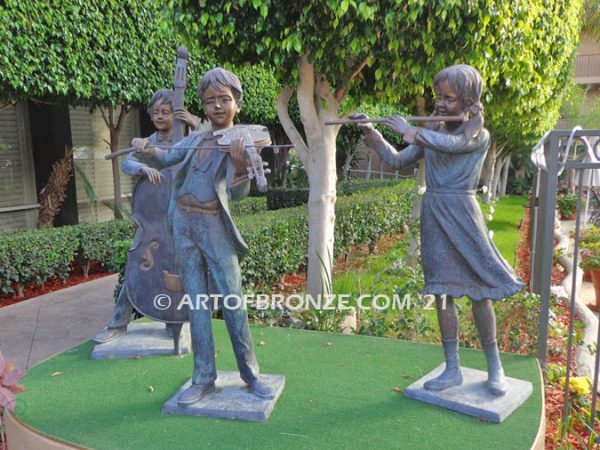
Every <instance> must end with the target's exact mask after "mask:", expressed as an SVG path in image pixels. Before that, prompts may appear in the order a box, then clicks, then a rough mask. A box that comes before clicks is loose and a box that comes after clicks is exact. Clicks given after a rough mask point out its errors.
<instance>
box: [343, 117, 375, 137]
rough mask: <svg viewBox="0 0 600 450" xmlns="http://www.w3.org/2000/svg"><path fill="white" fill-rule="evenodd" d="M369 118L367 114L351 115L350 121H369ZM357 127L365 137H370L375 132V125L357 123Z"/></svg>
mask: <svg viewBox="0 0 600 450" xmlns="http://www.w3.org/2000/svg"><path fill="white" fill-rule="evenodd" d="M368 118H369V116H367V115H366V114H363V113H357V114H350V115H349V116H348V119H350V120H358V119H368ZM356 125H357V126H358V128H359V129H360V131H362V134H363V135H365V136H368V135H369V134H371V133H372V132H373V131H374V130H375V128H374V127H373V125H371V124H370V123H357V124H356Z"/></svg>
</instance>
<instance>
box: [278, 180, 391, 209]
mask: <svg viewBox="0 0 600 450" xmlns="http://www.w3.org/2000/svg"><path fill="white" fill-rule="evenodd" d="M398 183H399V180H390V179H387V180H348V181H341V182H340V183H338V184H337V186H336V190H337V195H338V197H339V196H342V195H351V194H354V193H357V192H364V191H368V190H371V189H376V188H382V187H387V186H394V185H396V184H398ZM308 194H309V189H308V188H304V187H294V188H273V189H269V191H267V209H269V210H276V209H281V208H292V207H294V206H299V205H304V204H306V203H308Z"/></svg>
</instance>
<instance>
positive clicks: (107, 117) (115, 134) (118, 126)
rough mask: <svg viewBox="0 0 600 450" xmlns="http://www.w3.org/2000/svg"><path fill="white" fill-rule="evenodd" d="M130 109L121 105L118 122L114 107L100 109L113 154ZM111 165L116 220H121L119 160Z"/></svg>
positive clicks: (114, 160)
mask: <svg viewBox="0 0 600 450" xmlns="http://www.w3.org/2000/svg"><path fill="white" fill-rule="evenodd" d="M130 109H131V108H130V107H128V106H126V105H121V106H120V111H119V117H118V118H117V120H116V122H115V120H114V109H113V107H112V106H108V107H107V108H106V110H105V109H104V108H101V109H100V111H101V113H102V118H103V119H104V123H105V124H106V126H107V127H108V131H109V136H110V141H109V142H108V146H109V148H110V152H111V153H113V152H116V151H117V150H118V149H119V136H120V134H121V130H122V129H123V124H124V123H125V118H126V117H127V114H129V111H130ZM111 163H112V174H113V206H114V210H113V214H114V217H115V219H121V218H122V216H123V215H122V208H121V171H120V166H119V160H118V159H117V158H113V159H112V160H111Z"/></svg>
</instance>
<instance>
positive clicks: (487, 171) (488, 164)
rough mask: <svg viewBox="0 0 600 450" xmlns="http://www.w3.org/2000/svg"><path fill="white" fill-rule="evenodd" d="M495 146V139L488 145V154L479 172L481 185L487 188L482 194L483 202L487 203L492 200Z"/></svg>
mask: <svg viewBox="0 0 600 450" xmlns="http://www.w3.org/2000/svg"><path fill="white" fill-rule="evenodd" d="M497 155H498V153H497V146H496V141H494V140H493V141H492V143H491V145H490V149H489V150H488V154H487V156H486V158H485V161H484V163H483V171H482V174H481V178H482V179H483V185H484V186H485V187H486V188H487V192H486V193H485V194H484V195H483V202H484V203H485V204H488V203H490V202H491V201H492V198H493V192H492V189H493V185H492V182H493V178H494V168H495V165H496V157H497Z"/></svg>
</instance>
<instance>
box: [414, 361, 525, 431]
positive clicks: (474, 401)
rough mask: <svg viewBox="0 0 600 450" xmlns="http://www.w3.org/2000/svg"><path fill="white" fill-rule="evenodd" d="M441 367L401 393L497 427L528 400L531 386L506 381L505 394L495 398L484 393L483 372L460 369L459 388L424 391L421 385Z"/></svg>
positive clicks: (520, 381) (442, 368) (520, 382)
mask: <svg viewBox="0 0 600 450" xmlns="http://www.w3.org/2000/svg"><path fill="white" fill-rule="evenodd" d="M444 367H445V364H441V365H439V366H438V367H436V368H435V369H433V370H432V371H431V372H429V373H428V374H427V375H425V376H424V377H423V378H421V379H419V380H417V381H415V382H414V383H413V384H411V385H410V386H409V387H407V388H406V389H405V390H404V395H405V396H406V397H408V398H412V399H415V400H420V401H422V402H426V403H431V404H432V405H436V406H441V407H442V408H447V409H451V410H453V411H458V412H460V413H463V414H468V415H470V416H476V417H479V418H481V419H484V420H487V421H488V422H496V423H501V422H502V421H503V420H504V419H506V418H507V417H508V416H509V415H510V414H512V412H513V411H514V410H515V409H517V408H518V407H519V406H521V405H522V404H523V403H524V402H525V400H527V399H528V398H529V396H530V395H531V392H532V391H533V386H532V385H531V383H530V382H529V381H523V380H517V379H515V378H508V377H507V378H506V384H507V392H506V395H504V396H502V397H495V396H493V395H492V394H490V393H489V392H488V391H487V388H486V387H485V382H486V381H487V376H488V374H487V372H484V371H481V370H475V369H468V368H465V367H462V374H463V384H461V385H460V386H455V387H452V388H449V389H446V390H444V391H438V392H434V391H428V390H426V389H425V388H424V387H423V384H424V383H425V382H426V381H428V380H430V379H432V378H435V377H437V376H438V375H440V374H441V373H442V372H443V371H444Z"/></svg>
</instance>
